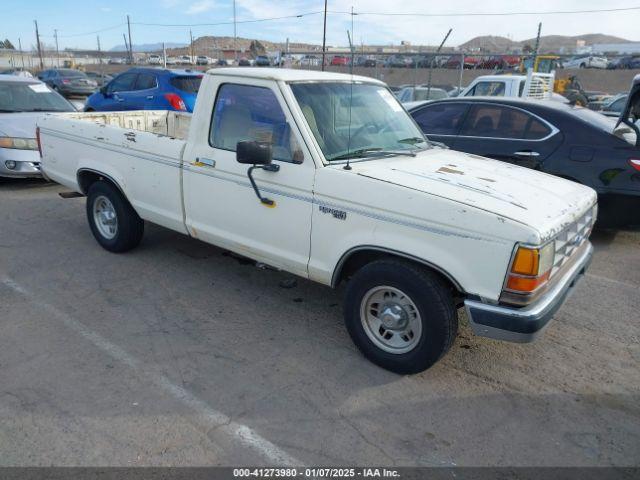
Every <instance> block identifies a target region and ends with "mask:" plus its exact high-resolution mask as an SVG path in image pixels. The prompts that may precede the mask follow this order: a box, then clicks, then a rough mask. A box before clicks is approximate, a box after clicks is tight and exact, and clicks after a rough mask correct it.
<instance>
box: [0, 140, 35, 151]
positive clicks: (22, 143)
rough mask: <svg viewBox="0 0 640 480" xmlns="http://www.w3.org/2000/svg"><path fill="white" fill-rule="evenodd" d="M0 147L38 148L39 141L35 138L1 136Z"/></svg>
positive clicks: (17, 148)
mask: <svg viewBox="0 0 640 480" xmlns="http://www.w3.org/2000/svg"><path fill="white" fill-rule="evenodd" d="M0 148H13V149H16V150H37V149H38V142H37V141H36V139H35V138H18V137H0Z"/></svg>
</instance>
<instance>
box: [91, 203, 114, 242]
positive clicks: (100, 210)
mask: <svg viewBox="0 0 640 480" xmlns="http://www.w3.org/2000/svg"><path fill="white" fill-rule="evenodd" d="M93 222H94V224H95V225H96V228H97V229H98V231H99V232H100V235H102V236H103V237H104V238H106V239H107V240H112V239H113V238H114V237H115V236H116V235H117V233H118V216H117V215H116V209H115V208H114V207H113V203H111V200H109V199H108V198H107V197H105V196H104V195H100V196H98V197H96V199H95V201H94V202H93Z"/></svg>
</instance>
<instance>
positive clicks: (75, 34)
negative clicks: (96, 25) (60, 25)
mask: <svg viewBox="0 0 640 480" xmlns="http://www.w3.org/2000/svg"><path fill="white" fill-rule="evenodd" d="M124 25H126V23H119V24H118V25H113V26H111V27H105V28H101V29H100V30H94V31H92V32H85V33H70V34H67V35H58V38H71V37H86V36H88V35H96V34H98V33H102V32H107V31H109V30H115V29H116V28H121V27H122V26H124ZM40 36H41V37H44V36H47V37H50V38H52V37H51V35H40Z"/></svg>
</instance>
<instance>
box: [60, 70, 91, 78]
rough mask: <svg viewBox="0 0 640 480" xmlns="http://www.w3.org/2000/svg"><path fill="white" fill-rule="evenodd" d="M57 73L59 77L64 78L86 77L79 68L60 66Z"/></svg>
mask: <svg viewBox="0 0 640 480" xmlns="http://www.w3.org/2000/svg"><path fill="white" fill-rule="evenodd" d="M58 73H59V74H60V76H61V77H64V78H85V77H86V75H85V74H84V72H81V71H79V70H72V69H68V68H61V69H60V70H58Z"/></svg>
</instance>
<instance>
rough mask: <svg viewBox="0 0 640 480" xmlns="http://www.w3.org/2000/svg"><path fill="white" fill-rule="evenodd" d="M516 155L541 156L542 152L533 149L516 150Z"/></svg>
mask: <svg viewBox="0 0 640 480" xmlns="http://www.w3.org/2000/svg"><path fill="white" fill-rule="evenodd" d="M513 154H514V155H517V156H518V157H539V156H540V154H539V153H538V152H533V151H531V150H520V151H519V152H514V153H513Z"/></svg>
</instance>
